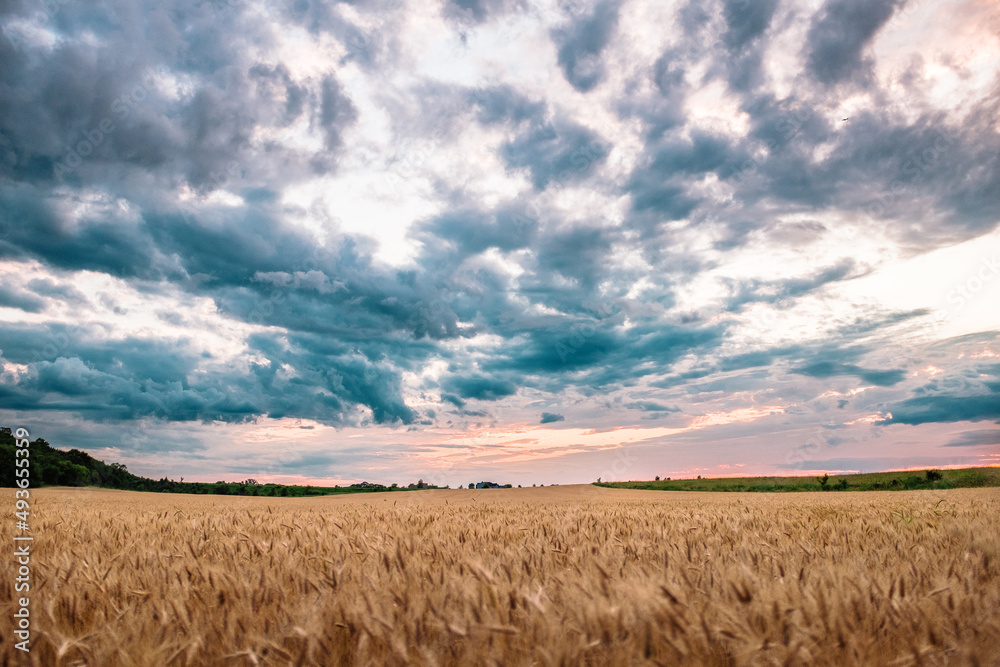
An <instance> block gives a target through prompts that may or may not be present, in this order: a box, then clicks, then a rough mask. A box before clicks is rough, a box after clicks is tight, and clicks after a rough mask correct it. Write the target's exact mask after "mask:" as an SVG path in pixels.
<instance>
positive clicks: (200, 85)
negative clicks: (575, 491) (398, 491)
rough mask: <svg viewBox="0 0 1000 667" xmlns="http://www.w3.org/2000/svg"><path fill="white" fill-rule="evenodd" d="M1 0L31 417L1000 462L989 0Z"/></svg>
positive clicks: (8, 154)
mask: <svg viewBox="0 0 1000 667" xmlns="http://www.w3.org/2000/svg"><path fill="white" fill-rule="evenodd" d="M0 21H2V36H0V64H2V66H0V363H2V376H0V424H6V425H9V426H25V427H27V428H28V429H29V430H30V431H31V434H32V436H33V437H44V438H46V439H47V440H49V441H50V442H52V443H54V444H56V445H60V446H64V447H79V448H84V449H87V450H88V451H90V452H91V453H92V454H94V455H95V456H97V457H99V458H102V459H105V460H108V461H121V462H123V463H126V464H127V465H128V466H129V468H130V469H131V470H133V471H134V472H138V473H141V474H145V475H149V476H153V477H162V476H168V477H171V478H174V479H176V478H178V477H181V476H183V477H185V479H188V480H207V481H213V480H216V479H230V480H236V479H243V478H245V477H248V476H253V477H256V478H257V479H259V480H262V481H263V480H273V481H286V482H301V481H306V480H313V481H320V482H328V483H329V482H342V481H357V480H361V479H367V480H370V481H384V482H400V483H406V482H411V481H415V480H416V478H418V477H423V478H424V479H425V480H431V481H434V482H437V483H441V484H451V485H453V486H454V485H456V484H460V483H467V482H469V481H478V480H481V479H493V480H495V481H499V482H511V483H514V484H530V483H552V482H562V483H566V482H574V481H575V482H585V481H591V480H594V479H596V478H597V477H603V478H604V479H628V478H633V479H648V478H650V477H652V476H653V475H654V474H659V475H670V476H674V477H679V476H694V475H696V474H704V475H719V474H737V473H739V474H772V473H779V474H793V473H797V472H801V471H819V472H822V471H830V472H834V471H846V470H868V471H870V470H881V469H889V468H906V467H913V466H940V467H943V466H949V465H951V466H965V465H986V464H991V463H992V464H998V463H1000V427H998V424H1000V309H998V307H997V305H998V304H1000V263H998V262H1000V226H998V223H1000V108H998V107H1000V38H998V35H1000V6H998V5H997V4H996V3H994V2H992V1H991V0H951V1H948V2H944V1H941V2H939V1H937V0H909V1H907V0H825V1H815V0H801V1H792V0H708V1H704V0H691V1H690V2H654V1H650V2H642V1H639V0H625V1H624V2H618V3H616V2H606V1H604V2H597V3H593V2H590V1H589V0H562V1H558V2H528V1H527V0H445V1H444V2H439V1H431V2H423V1H417V0H357V1H355V2H342V3H335V2H320V1H315V0H296V1H295V2H291V1H278V2H268V3H263V2H261V3H258V2H251V1H250V0H165V1H161V0H157V1H156V2H152V1H151V0H110V1H97V2H80V1H78V0H48V1H47V2H45V3H38V2H29V1H28V0H20V1H19V0H12V1H8V2H3V3H0Z"/></svg>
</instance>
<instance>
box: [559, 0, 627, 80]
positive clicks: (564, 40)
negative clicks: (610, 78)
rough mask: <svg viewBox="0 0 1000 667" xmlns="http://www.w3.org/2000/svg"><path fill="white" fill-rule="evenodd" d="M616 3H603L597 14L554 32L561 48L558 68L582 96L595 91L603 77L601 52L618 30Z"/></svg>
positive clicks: (596, 9)
mask: <svg viewBox="0 0 1000 667" xmlns="http://www.w3.org/2000/svg"><path fill="white" fill-rule="evenodd" d="M619 9H620V6H619V4H618V3H617V2H610V1H606V2H601V3H598V5H597V6H596V7H594V12H593V13H592V14H591V15H590V16H587V17H585V18H583V19H580V20H578V21H576V22H575V23H571V24H570V25H569V26H567V27H565V28H561V29H559V30H555V31H553V34H552V38H553V40H554V41H555V43H556V45H557V46H558V47H559V66H560V67H561V68H562V70H563V74H564V75H565V76H566V80H567V81H569V82H570V84H571V85H572V86H573V87H574V88H576V89H577V90H578V91H580V92H581V93H586V92H589V91H590V90H592V89H593V88H594V87H595V86H597V84H599V83H600V82H601V80H602V79H603V78H604V69H605V68H604V61H603V60H601V52H602V51H603V50H604V47H605V46H607V44H608V42H609V41H610V39H611V36H612V35H613V34H614V32H615V30H616V29H617V27H618V12H619Z"/></svg>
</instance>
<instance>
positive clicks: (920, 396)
mask: <svg viewBox="0 0 1000 667" xmlns="http://www.w3.org/2000/svg"><path fill="white" fill-rule="evenodd" d="M966 339H973V337H966ZM947 342H948V343H950V344H951V345H954V346H955V347H956V348H957V347H958V346H960V345H961V344H962V343H963V342H964V341H963V339H961V338H958V339H952V340H950V341H947ZM954 365H955V367H956V368H954V369H949V371H948V372H947V373H946V374H944V375H943V376H941V377H938V378H935V379H934V380H933V381H931V382H929V383H927V384H925V385H923V386H921V387H917V388H916V389H914V390H913V392H912V394H913V395H912V396H911V397H910V398H906V399H904V400H902V401H898V402H895V403H890V404H889V405H887V406H886V410H888V412H890V413H891V414H892V417H890V418H887V419H886V420H884V421H883V422H882V423H885V424H925V423H929V422H958V421H974V422H978V421H984V420H992V421H995V422H997V423H1000V364H973V365H969V366H965V367H963V366H962V365H961V364H960V363H956V364H954Z"/></svg>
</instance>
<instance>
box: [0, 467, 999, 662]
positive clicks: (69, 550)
mask: <svg viewBox="0 0 1000 667" xmlns="http://www.w3.org/2000/svg"><path fill="white" fill-rule="evenodd" d="M8 494H9V495H10V496H13V491H12V490H8V491H7V492H6V493H5V496H6V495H8ZM32 499H33V502H34V505H33V506H34V509H35V511H36V513H35V516H34V524H33V532H34V534H35V535H36V542H35V545H34V553H33V555H32V566H33V576H34V577H35V579H34V582H33V584H34V585H33V586H32V593H31V595H32V607H31V614H32V620H33V623H32V627H33V629H34V631H35V635H34V640H33V646H32V651H31V654H30V656H25V655H23V654H22V653H21V652H20V651H16V650H15V649H14V648H13V640H12V638H11V635H10V630H9V629H8V630H6V631H5V633H4V636H3V648H2V653H0V655H3V657H4V660H3V662H4V664H22V663H23V664H34V665H45V666H51V665H100V666H105V665H178V666H180V665H192V666H193V665H288V664H295V665H369V664H372V665H382V664H387V665H394V664H400V665H401V664H417V665H472V664H475V665H479V664H499V665H524V664H537V665H587V664H593V665H641V664H678V663H684V664H873V665H874V664H878V665H908V664H929V665H933V664H998V663H997V660H998V657H997V656H1000V615H998V613H997V611H998V610H1000V577H998V573H1000V570H998V567H1000V562H998V557H997V556H998V555H997V548H998V544H1000V539H998V532H1000V529H998V522H997V517H998V516H1000V489H957V490H950V491H937V492H935V491H914V492H900V493H878V492H875V493H838V494H832V493H828V494H822V493H816V494H808V493H807V494H788V495H767V494H734V493H727V494H710V493H670V492H648V491H631V490H618V489H603V488H596V487H592V486H578V487H568V486H563V487H554V488H548V487H546V488H540V489H511V490H488V491H468V490H452V491H418V492H413V493H394V494H370V495H356V496H347V497H326V498H310V499H305V498H303V499H297V498H289V499H283V498H251V497H239V498H233V497H218V496H216V497H208V496H180V495H158V494H143V493H134V492H125V491H98V490H76V489H42V490H39V491H32ZM11 504H12V503H11ZM2 567H3V569H4V572H5V575H6V576H4V578H3V582H4V583H3V586H2V587H0V588H2V591H3V594H2V599H0V606H2V607H3V614H4V616H5V617H6V618H8V619H10V618H11V615H12V614H13V609H14V607H13V596H14V591H13V580H14V574H13V564H12V559H10V558H4V559H3V566H2ZM4 626H5V627H7V628H9V627H10V626H9V622H7V623H5V624H4Z"/></svg>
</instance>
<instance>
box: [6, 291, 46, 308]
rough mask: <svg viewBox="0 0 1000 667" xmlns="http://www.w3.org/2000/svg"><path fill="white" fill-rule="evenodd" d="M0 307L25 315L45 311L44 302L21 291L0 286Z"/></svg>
mask: <svg viewBox="0 0 1000 667" xmlns="http://www.w3.org/2000/svg"><path fill="white" fill-rule="evenodd" d="M0 307H6V308H17V309H18V310H23V311H25V312H27V313H40V312H42V311H43V310H45V302H44V301H43V300H42V299H39V298H38V297H37V296H35V295H33V294H30V293H28V292H25V291H24V290H22V289H18V288H16V287H8V286H5V285H0Z"/></svg>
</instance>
